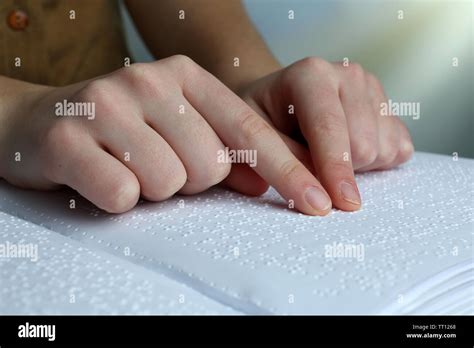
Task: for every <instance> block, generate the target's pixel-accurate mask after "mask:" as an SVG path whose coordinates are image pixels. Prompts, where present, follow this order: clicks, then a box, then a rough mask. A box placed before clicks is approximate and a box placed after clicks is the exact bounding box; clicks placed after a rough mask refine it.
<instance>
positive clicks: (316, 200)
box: [300, 186, 332, 216]
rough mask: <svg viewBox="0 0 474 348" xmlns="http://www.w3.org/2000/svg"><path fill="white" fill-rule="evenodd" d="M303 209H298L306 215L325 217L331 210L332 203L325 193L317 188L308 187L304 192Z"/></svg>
mask: <svg viewBox="0 0 474 348" xmlns="http://www.w3.org/2000/svg"><path fill="white" fill-rule="evenodd" d="M304 200H305V203H306V204H305V207H303V209H300V210H301V211H302V212H303V213H306V214H308V215H318V216H325V215H327V214H328V213H329V212H330V211H331V208H332V202H331V199H330V198H329V196H328V194H327V193H326V191H325V190H324V189H323V188H321V187H317V186H310V187H308V188H306V190H305V192H304Z"/></svg>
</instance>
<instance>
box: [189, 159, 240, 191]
mask: <svg viewBox="0 0 474 348" xmlns="http://www.w3.org/2000/svg"><path fill="white" fill-rule="evenodd" d="M231 168H232V165H231V164H230V163H217V162H216V161H215V159H214V160H213V161H206V162H205V163H204V165H203V166H202V167H201V168H197V169H195V170H194V171H193V173H192V175H190V177H189V178H188V183H190V184H191V185H192V186H193V189H194V190H198V191H204V190H206V189H208V188H209V187H211V186H214V185H216V184H218V183H220V182H221V181H222V180H224V179H225V178H226V177H227V176H228V175H229V173H230V171H231Z"/></svg>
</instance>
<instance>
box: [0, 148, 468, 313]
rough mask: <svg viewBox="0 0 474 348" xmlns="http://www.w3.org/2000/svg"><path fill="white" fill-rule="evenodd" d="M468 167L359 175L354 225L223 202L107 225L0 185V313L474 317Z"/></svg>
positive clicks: (141, 214)
mask: <svg viewBox="0 0 474 348" xmlns="http://www.w3.org/2000/svg"><path fill="white" fill-rule="evenodd" d="M473 169H474V161H473V160H468V159H463V158H457V157H451V156H441V155H433V154H426V153H416V155H415V156H414V158H413V159H412V160H411V161H410V162H409V163H407V164H405V165H403V166H401V167H399V168H396V169H394V170H390V171H378V172H370V173H365V174H361V175H357V182H358V185H359V188H360V191H361V195H362V199H363V207H362V210H361V211H358V212H353V213H347V212H341V211H338V210H333V211H332V212H331V214H330V215H329V216H326V217H317V216H315V217H311V216H305V215H303V214H300V213H298V212H297V211H295V210H294V209H292V208H291V206H290V205H289V204H288V202H285V201H284V200H283V199H282V198H281V197H280V196H279V195H278V194H277V193H276V192H275V191H274V190H273V189H270V190H269V191H268V192H267V193H266V194H265V195H263V196H262V197H257V198H251V197H246V196H243V195H240V194H237V193H234V192H230V191H227V190H225V189H223V188H218V187H216V188H213V189H211V190H209V191H207V192H205V193H202V194H199V195H196V196H179V195H178V196H176V197H174V198H172V199H170V200H167V201H165V202H161V203H150V202H140V204H139V205H138V206H137V207H136V208H134V209H133V210H132V211H130V212H128V213H125V214H121V215H111V214H107V213H105V212H103V211H100V210H98V209H97V208H95V207H94V206H93V205H92V204H90V203H88V202H87V201H86V200H84V199H82V198H81V197H80V196H79V195H78V194H77V193H75V192H73V191H70V190H66V191H60V192H53V193H51V192H34V191H26V190H21V189H18V188H14V187H12V186H10V185H8V184H6V183H5V182H1V183H0V313H2V314H5V313H15V314H20V313H21V314H26V313H29V314H31V313H35V314H51V313H55V314H56V313H64V314H74V313H83V314H86V313H90V314H92V313H94V314H95V313H132V314H142V313H153V314H169V313H173V314H212V313H215V314H216V313H219V314H272V313H275V314H421V313H423V314H466V313H470V314H473V313H474V290H473V289H474V266H473V249H472V247H473V231H474V225H473V216H474V214H473V210H474V204H473V202H474V201H473V198H474V197H473V184H472V182H473V180H472V179H473Z"/></svg>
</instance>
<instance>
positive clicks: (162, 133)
mask: <svg viewBox="0 0 474 348" xmlns="http://www.w3.org/2000/svg"><path fill="white" fill-rule="evenodd" d="M2 81H3V80H2ZM2 81H0V82H2ZM10 81H12V80H10ZM16 83H17V84H18V82H16ZM10 86H11V85H10ZM29 86H31V85H29ZM3 90H4V91H5V90H8V86H7V88H4V89H3ZM4 99H5V97H4ZM5 100H6V99H5ZM15 100H16V102H15V103H13V104H14V105H12V106H9V107H8V108H2V109H0V113H1V115H0V116H2V117H1V120H2V125H5V127H4V128H3V129H2V130H3V132H2V134H0V164H1V167H0V176H1V177H3V178H5V179H6V180H7V181H9V182H11V183H13V184H15V185H19V186H23V187H26V188H35V189H52V188H55V187H57V186H58V185H68V186H70V187H72V188H73V189H75V190H77V191H78V192H79V193H80V194H82V195H83V196H84V197H85V198H87V199H89V200H90V201H91V202H93V203H94V204H96V205H97V206H98V207H100V208H102V209H105V210H107V211H109V212H115V213H119V212H124V211H127V210H129V209H131V208H132V207H133V206H134V205H135V204H136V202H137V200H138V198H139V196H140V194H141V195H142V196H143V197H145V198H147V199H149V200H152V201H160V200H164V199H166V198H168V197H170V196H172V195H173V194H174V193H176V192H180V193H184V194H192V193H196V192H200V191H203V190H205V189H207V188H208V187H210V186H212V185H214V184H216V183H218V182H220V181H222V180H223V179H224V178H226V177H227V176H228V174H229V172H230V170H231V164H230V163H226V162H227V161H224V163H221V162H222V161H219V160H218V153H219V151H222V150H224V149H225V146H229V147H230V148H232V149H241V150H249V151H255V152H256V153H257V159H258V160H257V163H256V164H257V165H256V167H255V172H254V171H253V170H252V169H250V167H249V166H247V165H243V164H236V165H235V169H234V170H233V173H232V174H230V175H229V176H228V177H227V179H226V180H227V183H228V184H229V186H231V187H233V188H235V189H239V190H241V191H243V192H246V191H248V193H251V192H253V193H255V192H262V191H264V190H266V188H267V187H268V186H267V183H268V184H271V185H273V186H274V187H275V188H276V189H277V190H278V191H279V192H280V193H281V194H282V195H283V196H284V197H285V198H286V199H293V200H294V202H295V207H296V208H297V209H298V210H300V211H301V212H303V213H306V214H325V213H326V212H327V209H329V207H330V202H329V198H328V197H322V198H324V199H326V201H325V202H324V201H323V202H322V203H323V204H319V203H318V204H315V202H316V201H315V198H314V197H313V196H314V195H315V193H314V190H316V187H320V185H319V183H318V181H317V180H316V178H315V177H314V176H313V175H312V174H311V173H310V171H309V170H308V169H307V168H306V167H305V166H304V165H303V164H301V163H300V162H299V161H298V160H297V159H296V157H295V156H294V155H293V154H292V152H291V151H290V150H289V149H288V147H287V146H286V145H285V143H284V142H283V141H282V139H281V138H280V137H279V135H278V133H277V132H276V131H275V130H274V129H273V128H272V127H271V126H270V125H269V124H268V123H267V122H266V121H265V120H263V119H262V118H261V117H260V116H258V115H257V114H256V113H255V112H254V111H253V110H252V109H251V108H250V107H249V106H248V105H247V104H246V103H245V102H243V101H242V100H241V99H240V98H239V97H237V96H236V95H235V94H234V93H233V92H231V91H230V90H229V89H227V88H226V87H225V86H224V85H223V84H222V83H221V82H219V81H218V80H217V79H216V78H215V77H213V76H212V75H211V74H209V73H208V72H206V71H205V70H203V69H202V68H201V67H199V66H198V65H197V64H195V63H194V62H193V61H191V60H190V59H189V58H186V57H184V56H173V57H170V58H167V59H163V60H160V61H157V62H153V63H147V64H134V65H132V66H131V67H126V68H123V69H121V70H118V71H116V72H114V73H111V74H110V75H107V76H103V77H100V78H97V79H94V80H90V81H85V82H81V83H78V84H75V85H71V86H67V87H61V88H52V87H42V86H37V87H35V88H33V87H29V88H28V93H23V94H22V95H21V96H19V97H17V98H16V99H15ZM63 104H66V106H67V107H66V108H65V109H64V110H62V106H61V105H63ZM69 105H72V109H71V110H69V109H68V108H69ZM7 109H8V110H7ZM70 111H71V112H72V114H74V115H75V116H64V115H67V114H69V113H70ZM79 114H82V115H83V117H78V115H79ZM5 115H6V116H5ZM59 115H61V117H59ZM311 197H313V198H311ZM317 197H318V196H317V193H316V198H317ZM320 203H321V202H320Z"/></svg>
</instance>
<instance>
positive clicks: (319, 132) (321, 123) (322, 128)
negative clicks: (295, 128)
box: [307, 113, 346, 139]
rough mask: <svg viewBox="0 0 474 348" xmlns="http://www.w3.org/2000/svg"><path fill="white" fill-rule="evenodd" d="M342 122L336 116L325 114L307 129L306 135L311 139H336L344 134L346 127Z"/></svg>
mask: <svg viewBox="0 0 474 348" xmlns="http://www.w3.org/2000/svg"><path fill="white" fill-rule="evenodd" d="M343 121H344V120H343V119H341V117H340V116H338V115H336V114H331V113H326V114H324V115H322V116H321V117H319V120H318V122H317V123H315V124H314V125H313V126H311V127H310V128H309V129H308V131H307V134H308V136H310V137H311V138H313V139H318V138H320V137H321V136H325V137H337V136H339V135H340V134H341V133H344V132H346V125H345V122H343Z"/></svg>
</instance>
